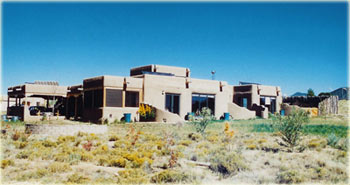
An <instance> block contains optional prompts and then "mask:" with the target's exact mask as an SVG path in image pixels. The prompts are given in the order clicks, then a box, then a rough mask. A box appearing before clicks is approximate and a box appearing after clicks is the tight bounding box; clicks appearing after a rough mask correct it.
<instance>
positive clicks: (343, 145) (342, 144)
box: [336, 139, 349, 151]
mask: <svg viewBox="0 0 350 185" xmlns="http://www.w3.org/2000/svg"><path fill="white" fill-rule="evenodd" d="M336 148H337V149H339V150H344V151H347V150H348V148H349V140H348V139H341V140H339V142H338V145H337V146H336Z"/></svg>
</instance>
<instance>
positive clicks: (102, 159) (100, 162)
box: [97, 156, 109, 166]
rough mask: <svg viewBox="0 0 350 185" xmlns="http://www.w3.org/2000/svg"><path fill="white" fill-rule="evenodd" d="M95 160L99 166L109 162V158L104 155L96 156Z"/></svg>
mask: <svg viewBox="0 0 350 185" xmlns="http://www.w3.org/2000/svg"><path fill="white" fill-rule="evenodd" d="M97 162H98V165H99V166H106V165H108V164H109V160H108V158H107V157H106V156H101V157H98V158H97Z"/></svg>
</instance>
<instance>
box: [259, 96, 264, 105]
mask: <svg viewBox="0 0 350 185" xmlns="http://www.w3.org/2000/svg"><path fill="white" fill-rule="evenodd" d="M260 105H265V97H262V96H260Z"/></svg>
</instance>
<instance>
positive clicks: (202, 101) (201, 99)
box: [192, 94, 215, 114]
mask: <svg viewBox="0 0 350 185" xmlns="http://www.w3.org/2000/svg"><path fill="white" fill-rule="evenodd" d="M203 107H208V108H209V109H210V110H211V113H212V114H214V113H215V95H211V94H192V112H197V111H201V110H202V108H203Z"/></svg>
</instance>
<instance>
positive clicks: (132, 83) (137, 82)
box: [103, 75, 143, 89]
mask: <svg viewBox="0 0 350 185" xmlns="http://www.w3.org/2000/svg"><path fill="white" fill-rule="evenodd" d="M124 78H125V79H126V83H127V88H136V89H141V88H142V84H143V79H142V78H133V77H120V76H107V75H106V76H104V81H103V83H104V86H105V87H120V88H123V84H124Z"/></svg>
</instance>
